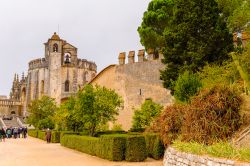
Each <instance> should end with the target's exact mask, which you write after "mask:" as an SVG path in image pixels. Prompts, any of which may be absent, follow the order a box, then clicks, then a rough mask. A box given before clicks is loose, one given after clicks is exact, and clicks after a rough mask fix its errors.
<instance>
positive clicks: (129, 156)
mask: <svg viewBox="0 0 250 166" xmlns="http://www.w3.org/2000/svg"><path fill="white" fill-rule="evenodd" d="M145 149H146V142H145V138H144V136H138V135H134V136H128V137H127V142H126V151H125V160H126V161H144V160H145V159H146V158H147V151H146V150H145Z"/></svg>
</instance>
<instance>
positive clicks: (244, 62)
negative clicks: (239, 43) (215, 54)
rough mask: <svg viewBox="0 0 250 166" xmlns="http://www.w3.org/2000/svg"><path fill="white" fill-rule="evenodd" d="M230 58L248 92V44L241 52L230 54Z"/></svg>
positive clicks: (249, 87) (249, 72) (249, 50)
mask: <svg viewBox="0 0 250 166" xmlns="http://www.w3.org/2000/svg"><path fill="white" fill-rule="evenodd" d="M231 56H232V58H233V61H234V63H235V66H236V67H237V70H238V71H239V74H240V76H241V78H242V79H243V80H244V81H245V83H246V92H248V91H249V90H250V78H249V74H250V63H249V58H250V44H247V46H246V48H245V49H244V50H243V51H242V52H238V53H235V52H233V53H231Z"/></svg>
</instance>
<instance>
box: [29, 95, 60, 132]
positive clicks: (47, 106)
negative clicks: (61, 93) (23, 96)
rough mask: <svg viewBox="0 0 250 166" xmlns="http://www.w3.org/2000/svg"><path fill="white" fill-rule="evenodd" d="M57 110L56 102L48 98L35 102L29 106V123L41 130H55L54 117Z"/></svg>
mask: <svg viewBox="0 0 250 166" xmlns="http://www.w3.org/2000/svg"><path fill="white" fill-rule="evenodd" d="M56 109H57V106H56V103H55V100H54V99H52V98H50V97H48V96H43V97H42V98H41V99H37V100H33V101H32V102H31V104H30V105H29V106H28V112H29V117H28V123H29V124H32V125H34V126H35V127H36V128H39V129H43V128H54V121H53V116H54V113H55V111H56Z"/></svg>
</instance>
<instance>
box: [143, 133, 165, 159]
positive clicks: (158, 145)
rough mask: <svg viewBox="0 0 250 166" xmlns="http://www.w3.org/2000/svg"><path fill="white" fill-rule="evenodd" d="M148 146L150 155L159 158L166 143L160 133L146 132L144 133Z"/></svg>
mask: <svg viewBox="0 0 250 166" xmlns="http://www.w3.org/2000/svg"><path fill="white" fill-rule="evenodd" d="M144 136H145V141H146V147H147V152H148V157H152V158H154V159H156V160H159V159H160V158H162V157H163V154H164V149H165V148H164V145H163V143H162V141H161V139H160V135H159V134H156V133H146V134H144Z"/></svg>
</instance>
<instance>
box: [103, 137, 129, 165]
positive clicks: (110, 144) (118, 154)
mask: <svg viewBox="0 0 250 166" xmlns="http://www.w3.org/2000/svg"><path fill="white" fill-rule="evenodd" d="M100 143H101V148H100V149H99V154H98V156H99V157H101V158H105V159H108V160H111V161H122V160H124V159H125V146H126V135H119V134H116V135H102V136H101V137H100Z"/></svg>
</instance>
